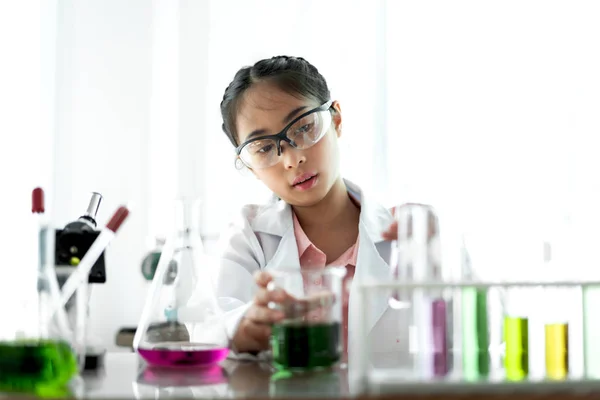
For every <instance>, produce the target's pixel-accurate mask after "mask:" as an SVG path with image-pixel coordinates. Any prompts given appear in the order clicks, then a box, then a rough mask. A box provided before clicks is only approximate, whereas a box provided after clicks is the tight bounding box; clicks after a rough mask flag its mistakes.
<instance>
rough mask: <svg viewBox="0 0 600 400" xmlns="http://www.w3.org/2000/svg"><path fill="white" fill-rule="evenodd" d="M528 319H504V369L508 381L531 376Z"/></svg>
mask: <svg viewBox="0 0 600 400" xmlns="http://www.w3.org/2000/svg"><path fill="white" fill-rule="evenodd" d="M528 323H529V321H528V319H527V318H520V317H504V343H505V346H506V347H505V353H504V368H505V372H506V379H508V380H511V381H518V380H522V379H524V378H526V377H527V376H528V375H529V326H528Z"/></svg>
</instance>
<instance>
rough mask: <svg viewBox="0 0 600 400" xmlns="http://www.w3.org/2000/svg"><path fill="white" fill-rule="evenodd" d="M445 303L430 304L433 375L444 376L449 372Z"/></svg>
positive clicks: (440, 301)
mask: <svg viewBox="0 0 600 400" xmlns="http://www.w3.org/2000/svg"><path fill="white" fill-rule="evenodd" d="M447 315H448V314H447V307H446V301H444V300H440V299H438V300H434V301H433V303H432V304H431V317H432V318H431V324H432V339H433V340H432V348H431V349H432V352H433V375H434V376H445V375H446V374H447V373H448V372H449V371H450V365H449V364H450V363H449V357H448V321H447Z"/></svg>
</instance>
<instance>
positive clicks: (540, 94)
mask: <svg viewBox="0 0 600 400" xmlns="http://www.w3.org/2000/svg"><path fill="white" fill-rule="evenodd" d="M598 20H600V5H599V4H598V3H597V2H594V1H577V2H573V1H567V0H564V1H532V0H529V1H501V2H500V1H497V2H496V1H452V2H444V1H423V0H419V1H394V0H387V1H384V0H380V1H287V2H281V1H274V0H261V1H258V0H256V1H236V0H220V1H208V0H207V1H192V0H180V1H166V0H163V1H160V0H155V1H154V2H149V1H143V0H131V1H126V2H123V1H117V0H104V1H91V0H87V1H79V2H72V3H71V2H58V1H44V2H40V3H36V5H35V6H33V5H32V3H28V2H4V3H2V5H0V44H1V50H2V53H3V56H2V59H3V62H2V63H1V66H0V107H1V108H0V138H1V139H0V140H1V142H0V163H1V164H0V167H1V171H2V172H1V174H2V175H1V182H0V183H1V185H2V186H1V187H2V188H3V190H2V196H1V197H0V202H1V203H0V204H1V207H0V210H1V211H0V212H1V213H2V214H1V219H0V220H1V221H2V227H3V228H2V230H0V232H1V233H0V246H1V249H2V250H3V251H2V254H3V263H2V269H1V271H2V273H3V275H2V277H1V279H0V286H2V288H3V290H2V296H3V299H5V298H6V299H5V300H4V301H5V303H4V304H12V305H13V306H12V307H8V308H9V309H14V310H17V308H18V304H20V303H15V302H14V301H12V300H11V299H16V298H19V292H18V291H17V289H16V286H15V285H13V284H12V283H11V282H13V280H18V278H17V277H18V276H25V275H24V274H25V272H24V271H26V270H28V269H31V268H32V266H34V265H35V249H34V241H33V238H32V230H31V227H32V225H31V223H30V222H31V216H30V213H29V201H30V200H29V196H30V191H31V189H32V188H33V187H35V186H36V185H42V186H44V187H45V188H46V190H47V192H48V201H49V209H50V211H51V214H50V215H49V217H50V218H51V221H52V223H54V224H56V225H62V224H65V223H66V222H69V221H70V220H72V219H74V218H76V217H78V216H79V214H80V213H81V212H82V211H83V210H84V208H85V206H86V203H87V199H88V197H87V196H88V192H89V191H92V190H94V191H99V192H101V193H102V194H103V195H104V197H105V200H104V202H103V204H102V206H101V210H100V214H99V218H98V219H99V221H100V222H101V223H105V222H106V221H107V220H108V218H109V217H110V215H111V213H112V212H113V211H114V210H115V209H116V207H117V206H118V205H119V204H124V203H127V204H129V205H130V206H131V207H132V214H131V217H130V218H129V219H128V221H127V222H126V224H125V225H124V227H123V229H122V231H120V232H119V235H118V237H117V239H116V240H115V241H114V242H113V244H112V245H111V247H110V249H109V252H108V260H107V261H108V271H107V273H108V283H107V284H106V285H98V286H96V287H94V289H93V295H92V303H91V307H92V326H93V331H94V332H95V334H96V335H97V336H98V337H99V338H100V339H101V340H102V341H103V343H104V344H105V345H107V346H108V347H109V348H113V347H114V335H115V333H116V331H117V330H118V329H119V328H120V327H123V326H135V325H136V324H137V319H138V317H139V314H140V311H141V308H142V306H143V299H144V296H145V291H146V288H147V283H146V282H144V281H143V279H142V276H141V274H140V272H139V271H140V263H141V260H142V258H143V257H144V255H145V252H146V251H148V249H149V243H151V240H152V238H153V237H154V236H155V235H160V234H164V230H165V228H166V224H167V223H168V218H169V212H170V210H169V208H168V207H169V202H170V200H171V199H172V198H173V197H175V195H177V194H192V195H200V196H202V197H203V199H204V201H205V208H204V214H205V218H204V225H203V229H204V231H205V234H207V235H215V234H218V232H219V231H220V229H221V227H222V226H223V224H225V223H226V222H227V220H228V218H229V217H230V215H231V213H232V210H233V209H234V208H236V207H238V206H239V205H241V204H242V203H247V202H251V201H261V200H262V199H264V198H265V197H266V196H268V193H267V192H266V191H265V190H264V188H262V187H261V185H260V183H259V182H258V181H256V180H255V179H254V178H253V177H252V176H243V175H241V174H240V173H239V172H238V171H236V170H235V169H234V167H233V149H232V148H231V145H230V143H229V141H228V140H227V139H226V137H225V135H224V134H223V133H222V131H221V128H220V126H221V121H220V112H219V103H220V101H221V97H222V95H223V91H224V89H225V87H226V86H227V85H228V84H229V81H230V80H231V78H232V77H233V75H234V73H235V72H236V71H237V69H239V68H240V67H242V66H245V65H250V64H252V63H254V62H255V61H257V60H258V59H260V58H264V57H270V56H272V55H278V54H288V55H298V56H302V57H305V58H306V59H307V60H309V61H310V62H311V63H313V64H314V65H316V66H317V68H319V70H320V71H321V72H322V73H323V75H324V76H325V77H326V79H327V80H328V83H329V84H330V87H331V91H332V95H333V96H334V98H336V99H338V100H339V101H340V102H341V104H342V109H343V113H344V118H345V121H344V135H343V138H342V142H341V143H342V146H343V150H342V151H343V161H342V162H343V166H342V171H343V172H344V175H345V176H346V177H348V178H350V179H351V180H354V181H356V182H357V183H359V184H360V185H361V186H363V188H365V189H366V190H368V191H370V192H372V193H373V194H374V195H375V196H376V197H377V198H378V199H379V200H380V201H382V202H384V203H385V204H386V205H390V206H391V205H393V204H395V203H397V202H399V201H401V200H403V199H407V198H411V199H413V200H414V199H417V198H419V199H426V200H427V201H430V202H432V203H434V204H436V205H438V206H439V207H440V208H444V209H448V210H452V211H454V212H455V215H461V219H460V221H461V225H462V226H461V228H460V229H461V230H464V231H468V232H470V233H472V236H473V242H474V243H477V246H475V250H474V251H475V253H477V254H476V257H475V258H477V260H478V266H477V268H478V269H479V270H480V272H481V273H482V274H489V275H499V274H502V273H504V274H506V273H507V272H506V271H513V272H514V271H522V272H525V273H526V272H527V269H526V268H523V267H530V270H531V271H533V270H535V265H533V264H535V263H536V262H537V261H536V260H538V259H539V257H538V255H539V254H541V245H540V246H538V243H539V240H541V239H548V240H555V241H558V239H556V238H558V237H559V236H560V234H561V233H562V235H563V236H568V237H571V238H575V239H576V242H577V243H580V244H581V243H583V239H582V238H586V239H587V240H589V242H590V243H592V244H593V243H595V242H594V240H595V239H597V238H598V234H597V233H596V229H595V228H594V226H596V225H594V223H595V222H594V221H597V219H596V214H597V209H598V206H597V204H598V199H599V197H600V195H599V191H598V186H599V182H598V178H597V171H599V170H600V168H599V167H600V165H599V164H600V162H599V161H598V156H597V154H596V153H597V150H596V149H597V145H596V143H597V137H598V134H599V132H600V129H599V128H600V118H598V110H600V74H598V72H597V71H600V50H599V49H600V25H599V24H598V23H597V21H598ZM565 221H567V222H568V221H570V228H569V229H570V230H567V225H568V224H567V222H565ZM565 232H570V233H569V234H566V233H565ZM583 234H585V235H583ZM586 243H587V242H586ZM587 249H588V250H589V251H587V252H583V251H578V252H577V254H579V255H581V254H584V253H585V255H586V263H585V264H583V263H581V262H577V261H575V262H574V265H571V266H570V267H572V268H573V271H577V272H574V273H577V274H579V275H580V276H583V275H584V274H590V273H592V272H593V271H594V270H597V269H598V268H597V267H596V266H595V265H596V264H594V263H596V262H597V259H596V258H594V257H595V252H594V251H592V250H591V249H590V248H589V246H588V247H587ZM540 257H541V256H540ZM582 257H583V256H582ZM523 260H527V261H526V262H525V261H523ZM510 266H512V267H513V268H509V267H510ZM13 314H14V315H18V314H19V312H18V310H17V311H14V313H13ZM15 318H16V317H15Z"/></svg>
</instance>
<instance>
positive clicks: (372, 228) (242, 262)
mask: <svg viewBox="0 0 600 400" xmlns="http://www.w3.org/2000/svg"><path fill="white" fill-rule="evenodd" d="M221 114H222V117H223V130H224V131H225V134H226V135H227V137H228V138H229V140H230V141H231V143H232V145H233V147H234V148H235V154H236V163H237V165H238V166H239V167H240V168H248V169H249V170H250V171H252V173H253V174H254V175H255V176H256V177H257V178H258V179H260V180H261V181H262V182H263V183H264V184H265V185H266V186H267V187H268V188H269V189H270V190H271V191H272V192H273V193H274V195H275V196H276V197H277V199H276V201H274V202H273V203H272V204H268V205H263V206H259V205H248V206H245V207H244V208H243V210H242V213H241V215H240V217H239V219H238V220H237V221H236V222H234V223H233V224H232V225H231V226H230V229H229V231H228V232H227V233H226V234H225V235H224V237H223V240H224V248H223V249H222V254H221V265H220V271H219V279H218V288H217V296H218V297H219V298H220V300H221V302H222V303H223V302H224V301H225V302H226V303H227V310H226V316H227V325H228V326H227V329H228V331H229V332H228V333H229V334H230V337H232V338H233V340H232V347H233V350H234V352H235V353H237V354H243V353H246V354H251V355H256V354H258V353H260V352H261V351H263V350H267V349H268V348H269V335H270V333H271V324H273V323H274V322H277V321H279V320H281V319H282V318H283V314H282V313H281V311H277V310H273V309H269V308H268V306H267V305H268V303H269V302H278V301H281V300H282V298H281V297H278V295H279V296H280V295H281V294H280V293H278V292H269V291H267V289H266V287H267V284H268V283H269V281H270V280H271V276H270V274H269V271H272V270H277V269H278V268H289V267H299V268H324V267H325V266H328V265H343V266H346V268H347V278H348V277H352V276H356V277H361V278H362V277H364V278H368V277H372V278H378V279H388V278H389V277H390V269H389V266H388V262H387V260H389V251H390V242H389V240H390V239H393V237H394V232H395V226H393V225H392V221H393V217H392V215H391V213H390V212H389V211H388V210H387V209H386V208H384V207H382V206H380V205H378V204H375V203H373V202H371V201H370V200H369V199H368V198H367V197H366V195H365V194H364V193H362V191H361V190H360V188H359V187H358V186H357V185H355V184H354V183H352V182H349V181H348V180H345V179H343V178H342V174H341V171H340V165H339V164H340V162H339V158H340V157H339V148H338V140H339V138H340V137H341V136H342V133H343V130H342V120H343V119H342V108H341V106H340V104H339V103H338V102H337V101H335V99H332V98H331V97H330V93H329V89H328V87H327V83H326V81H325V79H324V78H323V76H321V74H320V73H319V71H318V70H317V68H315V67H314V66H313V65H311V64H310V63H309V62H307V61H306V60H304V59H302V58H299V57H287V56H277V57H273V58H270V59H265V60H261V61H259V62H257V63H256V64H254V65H253V66H251V67H245V68H242V69H241V70H239V71H238V72H237V73H236V75H235V77H234V79H233V81H232V82H231V84H230V85H229V86H228V87H227V89H226V90H225V94H224V96H223V101H222V102H221ZM364 134H365V135H372V134H374V133H373V132H364ZM356 162H360V160H356ZM350 292H351V293H352V289H351V290H350ZM350 303H351V304H352V296H350ZM350 308H351V309H353V307H352V306H351V307H350ZM344 309H345V310H347V305H346V307H344ZM350 314H353V313H350ZM352 318H353V317H352V315H351V316H350V326H352V324H353V321H352ZM354 318H356V317H354ZM345 320H346V321H347V318H345ZM355 322H356V321H355ZM355 322H354V323H355ZM360 323H361V324H364V325H366V328H367V331H368V332H369V339H370V342H371V346H372V350H373V351H374V352H376V353H380V354H386V355H389V354H391V352H394V351H401V349H404V345H405V338H404V337H400V336H401V332H402V330H401V329H399V324H400V321H399V320H398V316H397V315H394V310H392V309H389V308H388V305H387V299H386V298H383V297H382V298H381V299H379V300H376V301H374V302H373V305H372V306H371V309H370V310H369V313H368V318H367V320H366V321H360ZM345 325H346V326H345V328H346V329H345V331H347V323H346V324H345ZM349 335H350V337H349V339H348V340H349V348H355V346H353V341H356V338H354V339H353V337H352V336H353V335H352V331H350V333H349ZM390 357H391V358H393V356H390Z"/></svg>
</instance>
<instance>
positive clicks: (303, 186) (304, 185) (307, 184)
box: [293, 175, 319, 191]
mask: <svg viewBox="0 0 600 400" xmlns="http://www.w3.org/2000/svg"><path fill="white" fill-rule="evenodd" d="M318 181H319V176H318V175H312V176H311V177H310V178H308V180H305V181H304V182H300V183H297V184H295V185H294V186H293V188H294V189H296V190H300V191H305V190H309V189H312V188H313V187H315V185H316V184H317V182H318Z"/></svg>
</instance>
